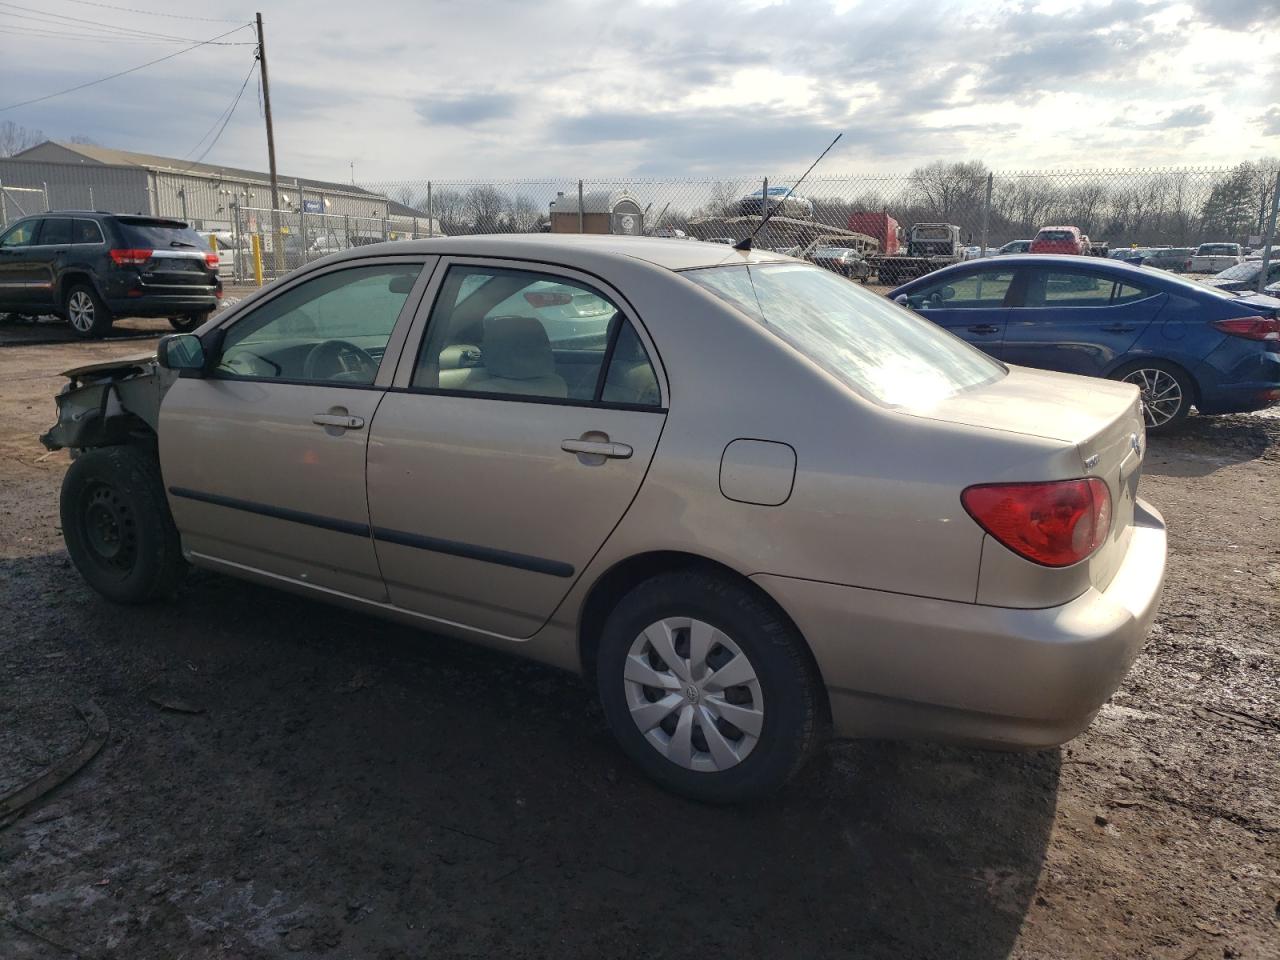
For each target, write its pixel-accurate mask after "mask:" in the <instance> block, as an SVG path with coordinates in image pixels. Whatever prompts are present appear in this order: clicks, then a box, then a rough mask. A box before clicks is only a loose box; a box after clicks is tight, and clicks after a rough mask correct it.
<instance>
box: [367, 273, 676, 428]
mask: <svg viewBox="0 0 1280 960" xmlns="http://www.w3.org/2000/svg"><path fill="white" fill-rule="evenodd" d="M454 266H458V267H480V268H485V267H490V268H493V269H502V270H518V271H520V272H523V273H536V274H546V276H547V279H548V280H551V281H560V282H563V281H566V280H567V281H570V282H572V283H576V284H579V285H581V286H584V287H587V288H589V289H593V290H595V291H596V292H598V293H599V294H601V295H603V296H604V297H605V298H606V299H607V300H608V301H609V303H611V304H612V305H613V306H614V307H615V308H616V309H617V311H618V316H620V317H621V318H623V319H625V320H626V321H627V322H629V323H630V324H631V327H632V329H633V330H634V331H635V333H636V335H637V337H638V338H639V340H640V343H641V345H642V346H643V347H644V350H645V353H646V354H648V358H649V364H650V366H652V367H653V372H654V375H655V376H656V377H657V380H658V393H659V395H660V401H659V404H658V405H657V406H654V405H653V404H637V403H615V402H611V401H608V400H603V399H600V400H595V399H592V400H579V399H574V398H568V397H539V396H532V395H524V394H517V393H492V394H491V393H482V392H480V391H468V390H450V389H441V388H438V387H419V386H414V385H413V376H414V372H415V371H416V370H417V367H418V356H419V354H420V353H421V351H422V350H423V348H424V347H425V346H426V342H427V337H428V336H429V335H430V332H431V331H430V329H429V327H430V320H431V314H432V313H433V312H434V310H435V305H436V301H437V300H438V299H439V297H440V293H441V291H442V290H443V288H444V280H445V277H446V276H447V275H448V273H449V268H450V267H454ZM620 330H621V325H620V324H618V325H615V326H614V329H613V330H612V331H610V334H609V343H608V345H607V346H606V347H605V353H604V357H603V358H602V359H601V367H600V377H599V381H598V383H597V391H596V392H597V394H599V393H600V388H601V387H602V386H603V384H604V382H605V381H606V380H607V379H608V375H609V374H608V371H609V364H610V363H611V362H612V360H613V351H614V347H615V346H616V345H617V342H618V334H619V331H620ZM391 391H392V392H395V393H421V394H427V395H440V396H449V397H472V398H475V399H477V400H502V401H507V402H513V403H549V404H555V405H558V406H567V407H598V408H604V409H609V410H638V411H641V412H646V413H663V414H665V413H666V412H667V409H668V403H669V397H670V393H669V390H668V384H667V375H666V370H665V368H664V366H663V363H662V358H661V355H660V354H659V353H658V349H657V346H656V344H655V343H654V341H653V338H652V337H651V336H650V335H649V331H648V330H647V329H646V328H645V326H644V324H643V323H642V322H641V320H640V318H639V316H638V315H637V314H636V311H635V308H634V307H632V306H631V303H630V302H629V301H628V300H627V298H626V297H624V296H623V295H622V294H621V293H620V292H619V291H618V290H617V288H615V287H613V286H612V285H611V284H609V282H608V281H606V280H604V279H603V278H602V277H599V276H596V275H594V274H591V273H587V272H585V271H583V270H578V269H575V268H573V267H569V266H564V265H562V264H556V263H546V262H543V261H535V260H510V259H504V258H498V257H466V256H456V255H449V254H445V255H442V256H441V257H440V262H439V263H437V264H436V268H435V272H434V274H433V276H432V277H431V282H430V284H429V286H428V288H427V291H426V294H425V295H424V296H423V297H422V300H421V302H420V303H419V305H418V311H417V314H416V315H415V317H414V319H413V324H412V326H411V328H410V330H409V334H408V338H407V340H406V343H405V345H404V349H403V350H402V351H401V353H400V362H399V365H398V366H397V368H396V372H395V376H394V378H393V380H392V386H391Z"/></svg>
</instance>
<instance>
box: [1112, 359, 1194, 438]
mask: <svg viewBox="0 0 1280 960" xmlns="http://www.w3.org/2000/svg"><path fill="white" fill-rule="evenodd" d="M1124 382H1125V383H1132V384H1133V385H1134V386H1136V387H1137V388H1138V389H1139V390H1140V391H1141V393H1142V416H1143V418H1144V419H1145V420H1146V421H1147V426H1148V427H1162V426H1164V425H1165V424H1166V423H1168V422H1169V421H1170V420H1172V419H1173V418H1174V417H1176V416H1177V415H1178V413H1179V411H1180V410H1181V409H1182V404H1183V396H1182V387H1181V386H1179V385H1178V381H1177V380H1176V379H1175V378H1174V377H1173V376H1172V375H1171V374H1169V373H1168V372H1167V371H1165V370H1160V369H1157V368H1149V369H1143V370H1134V371H1133V372H1132V373H1130V374H1128V375H1127V376H1125V378H1124Z"/></svg>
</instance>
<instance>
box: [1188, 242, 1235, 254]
mask: <svg viewBox="0 0 1280 960" xmlns="http://www.w3.org/2000/svg"><path fill="white" fill-rule="evenodd" d="M1239 252H1240V248H1239V247H1237V246H1236V245H1235V244H1234V243H1202V244H1201V245H1200V250H1199V251H1198V253H1199V254H1200V255H1201V256H1205V257H1234V256H1235V255H1236V254H1238V253H1239Z"/></svg>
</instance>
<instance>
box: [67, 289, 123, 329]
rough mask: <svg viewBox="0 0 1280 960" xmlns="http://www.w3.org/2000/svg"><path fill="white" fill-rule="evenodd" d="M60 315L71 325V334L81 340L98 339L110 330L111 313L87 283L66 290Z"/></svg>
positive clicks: (96, 292)
mask: <svg viewBox="0 0 1280 960" xmlns="http://www.w3.org/2000/svg"><path fill="white" fill-rule="evenodd" d="M62 314H63V316H64V317H66V318H67V323H69V324H70V325H71V332H72V333H74V334H75V335H76V336H77V337H80V338H81V339H82V340H93V339H100V338H102V337H105V336H106V335H107V333H108V331H110V330H111V319H112V318H111V311H110V310H109V309H107V305H106V304H105V303H103V302H102V298H101V297H100V296H98V291H97V290H95V289H93V286H92V285H91V284H88V283H77V284H74V285H72V286H71V288H70V289H69V290H67V295H66V297H65V298H63V301H62Z"/></svg>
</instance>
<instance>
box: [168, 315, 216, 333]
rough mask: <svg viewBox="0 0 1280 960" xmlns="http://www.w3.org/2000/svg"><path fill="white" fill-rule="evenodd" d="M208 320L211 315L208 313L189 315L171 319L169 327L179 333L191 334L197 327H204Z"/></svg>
mask: <svg viewBox="0 0 1280 960" xmlns="http://www.w3.org/2000/svg"><path fill="white" fill-rule="evenodd" d="M208 319H209V314H207V313H187V314H183V315H182V316H180V317H170V318H169V326H171V327H173V329H175V330H177V331H178V332H179V333H190V332H191V331H192V330H194V329H196V327H199V326H202V325H203V324H204V322H205V321H206V320H208Z"/></svg>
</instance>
